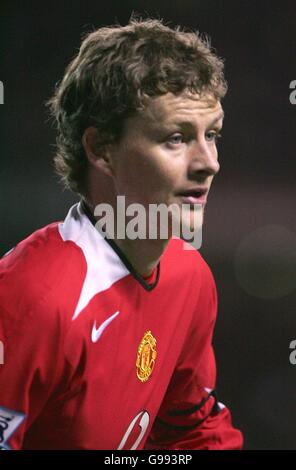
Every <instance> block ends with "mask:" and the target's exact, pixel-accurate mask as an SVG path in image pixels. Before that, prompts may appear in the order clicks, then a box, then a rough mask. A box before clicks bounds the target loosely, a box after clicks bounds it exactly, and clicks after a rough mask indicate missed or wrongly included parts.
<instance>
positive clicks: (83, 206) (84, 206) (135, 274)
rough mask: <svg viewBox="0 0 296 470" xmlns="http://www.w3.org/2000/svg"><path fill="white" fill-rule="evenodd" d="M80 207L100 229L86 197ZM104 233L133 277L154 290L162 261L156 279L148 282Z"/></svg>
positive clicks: (148, 289) (150, 289)
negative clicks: (150, 282)
mask: <svg viewBox="0 0 296 470" xmlns="http://www.w3.org/2000/svg"><path fill="white" fill-rule="evenodd" d="M80 207H81V209H82V211H83V212H84V213H85V215H86V216H87V217H88V218H89V220H90V221H91V223H92V224H93V225H94V226H95V228H96V230H99V228H98V226H97V225H96V223H97V220H96V219H95V217H94V216H93V213H92V211H91V209H90V207H89V206H88V204H87V203H86V201H85V200H84V199H82V201H81V203H80ZM101 235H103V237H104V239H105V240H106V242H107V243H109V245H110V246H111V248H112V249H113V250H114V251H115V253H116V254H117V255H118V256H119V258H120V259H121V261H122V262H123V264H124V265H125V266H126V267H127V269H128V270H129V271H130V273H131V274H132V275H133V277H134V278H135V279H136V280H137V281H138V282H139V283H140V284H141V286H142V287H144V289H145V290H146V291H148V292H150V291H152V289H154V287H156V286H157V284H158V280H159V275H160V261H159V262H158V264H157V268H156V269H157V273H156V277H155V281H154V282H153V283H152V284H148V283H147V282H146V281H145V279H144V278H143V277H142V276H141V275H140V274H139V273H138V271H136V270H135V268H134V267H133V266H132V264H131V263H130V262H129V260H128V259H127V257H126V256H125V254H124V253H123V252H122V251H121V249H120V248H119V247H118V246H117V245H116V243H115V242H114V240H112V239H110V238H108V237H106V235H105V234H102V233H101Z"/></svg>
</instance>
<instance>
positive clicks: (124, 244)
mask: <svg viewBox="0 0 296 470" xmlns="http://www.w3.org/2000/svg"><path fill="white" fill-rule="evenodd" d="M114 241H115V243H116V245H117V246H118V247H119V248H120V249H121V251H122V252H123V253H124V254H125V256H126V257H127V259H128V260H129V262H130V263H131V265H132V266H133V267H134V269H135V270H136V271H137V272H138V273H139V274H140V275H141V276H143V277H145V276H149V275H150V274H151V273H152V272H153V270H154V269H155V267H156V266H157V264H158V262H159V260H160V257H161V255H162V253H163V252H164V251H165V249H166V247H167V244H168V240H139V239H136V240H128V239H125V240H121V239H116V238H115V239H114Z"/></svg>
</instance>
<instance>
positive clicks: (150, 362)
mask: <svg viewBox="0 0 296 470" xmlns="http://www.w3.org/2000/svg"><path fill="white" fill-rule="evenodd" d="M156 355H157V354H156V339H155V338H154V336H153V335H152V333H151V331H146V333H145V334H144V336H143V339H142V341H141V342H140V344H139V347H138V353H137V363H136V366H137V377H138V379H139V380H141V382H146V380H148V379H149V377H150V375H151V374H152V371H153V369H154V364H155V359H156Z"/></svg>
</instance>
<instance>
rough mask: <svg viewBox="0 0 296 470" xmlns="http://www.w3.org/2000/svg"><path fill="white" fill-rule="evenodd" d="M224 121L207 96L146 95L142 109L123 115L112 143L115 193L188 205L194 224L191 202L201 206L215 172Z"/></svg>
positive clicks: (131, 200)
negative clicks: (119, 133) (118, 135)
mask: <svg viewBox="0 0 296 470" xmlns="http://www.w3.org/2000/svg"><path fill="white" fill-rule="evenodd" d="M222 121H223V111H222V107H221V104H220V102H219V101H217V100H215V99H214V98H213V97H210V96H207V97H202V98H201V97H200V96H199V95H196V94H189V93H185V92H183V93H182V94H180V95H174V94H172V93H167V94H166V95H162V96H160V97H156V98H152V99H150V100H149V102H148V105H147V106H146V108H145V109H144V111H142V112H141V113H138V114H136V115H135V116H133V117H130V118H129V119H127V120H126V122H125V126H124V129H123V134H122V138H121V139H120V142H119V143H117V144H115V145H114V146H113V147H112V150H111V156H112V162H113V169H114V184H115V191H116V194H117V195H124V196H125V197H126V205H128V204H131V203H138V204H142V205H143V206H144V207H145V208H148V205H149V204H152V203H154V204H161V203H163V204H166V205H170V204H178V205H179V206H181V205H182V204H188V205H190V211H189V224H190V225H192V224H193V212H194V206H195V204H199V206H198V207H199V208H200V207H201V206H200V205H202V211H203V210H204V207H205V204H206V200H207V195H208V192H209V189H210V186H211V183H212V180H213V177H214V176H215V174H216V173H217V172H218V171H219V163H218V154H217V147H216V143H217V138H218V136H219V131H220V130H221V127H222ZM187 207H188V206H187ZM187 223H188V211H187Z"/></svg>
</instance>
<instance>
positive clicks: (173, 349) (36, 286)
mask: <svg viewBox="0 0 296 470" xmlns="http://www.w3.org/2000/svg"><path fill="white" fill-rule="evenodd" d="M87 230H95V229H94V228H93V227H88V228H87ZM104 243H106V245H107V242H106V241H104ZM95 263H97V265H98V273H99V274H98V276H100V275H101V276H104V272H103V271H102V272H100V259H97V260H95ZM119 263H121V261H120V260H119ZM87 271H88V264H87V260H86V257H85V256H84V251H83V249H82V248H81V247H80V246H78V244H77V243H75V242H74V241H64V240H63V239H62V238H61V236H60V233H59V231H58V226H57V224H52V225H50V226H48V227H46V228H44V229H42V230H40V231H38V232H36V233H34V234H33V235H32V236H30V237H29V238H28V239H26V240H25V241H23V242H22V243H20V244H19V245H18V246H17V247H16V248H15V249H14V250H13V251H12V252H11V253H10V254H9V255H8V256H6V257H4V258H3V259H2V260H1V261H0V340H1V341H2V342H3V344H4V352H5V356H4V360H5V362H4V365H0V446H1V445H2V446H6V447H8V446H10V447H11V448H12V449H117V448H118V446H119V445H120V444H121V448H124V449H126V448H132V447H133V445H136V448H137V449H142V448H143V447H144V445H145V443H146V448H165V449H206V448H210V449H211V448H219V449H220V448H223V449H233V448H239V447H241V445H242V438H241V434H240V432H239V431H237V430H235V429H234V428H233V427H232V424H231V420H230V416H229V412H228V410H227V409H226V408H224V409H223V410H221V411H218V412H216V413H214V411H213V412H212V408H213V406H214V404H215V400H214V398H213V397H212V396H211V397H210V398H209V399H208V400H207V401H206V402H205V405H204V406H203V407H201V409H200V410H198V411H197V412H195V413H192V414H189V415H188V414H185V415H177V416H176V415H174V414H173V415H172V414H171V412H172V411H173V413H176V410H182V409H183V410H186V409H188V408H191V407H192V406H195V405H197V404H199V403H200V402H201V400H203V399H204V398H206V397H207V395H208V392H206V390H205V387H206V388H209V389H213V388H214V386H215V375H216V371H215V360H214V356H213V351H212V346H211V342H212V333H213V328H214V323H215V316H216V290H215V284H214V281H213V278H212V275H211V273H210V271H209V268H208V267H207V265H206V263H205V262H204V261H203V259H202V258H201V256H200V255H199V254H198V253H197V252H196V251H192V250H184V249H183V242H182V241H181V240H177V239H174V240H171V242H170V243H169V246H168V248H167V250H166V252H165V253H164V254H163V256H162V258H161V270H160V278H159V282H158V284H157V286H156V287H155V288H154V289H153V290H152V291H150V292H148V291H146V290H145V289H144V288H143V286H142V285H141V284H140V283H139V282H138V281H137V280H136V279H135V278H134V277H133V276H132V275H131V274H129V273H127V275H125V276H124V277H122V278H121V279H119V280H117V281H116V282H114V283H113V284H112V285H111V286H110V287H109V288H108V289H105V290H103V291H101V292H99V293H97V294H96V295H94V296H93V297H92V298H91V299H90V301H89V302H88V304H87V305H86V306H85V308H84V309H83V310H82V312H81V313H80V315H79V316H78V318H77V319H75V320H72V317H73V313H74V311H75V308H76V306H77V303H78V300H79V297H80V294H81V291H82V288H83V285H84V283H85V279H86V273H87ZM92 282H94V283H95V282H96V278H94V279H93V280H92ZM116 311H119V312H120V314H119V315H118V317H116V319H114V320H113V321H112V323H110V325H109V326H108V328H106V329H105V331H104V333H103V334H102V336H101V337H100V339H99V340H98V341H97V342H95V343H93V342H92V341H91V333H92V328H93V325H94V322H95V325H97V327H98V326H99V325H100V324H102V322H104V321H105V320H106V319H107V318H109V317H110V315H111V314H113V313H114V312H116ZM147 331H151V333H152V335H153V337H154V338H155V339H156V352H157V356H156V360H155V366H154V369H153V372H152V374H151V376H150V377H149V378H148V380H147V381H146V382H141V381H140V380H139V378H138V377H137V368H136V360H137V352H138V348H139V345H140V342H141V340H142V338H143V336H144V334H145V333H146V332H147ZM17 413H21V414H23V415H24V419H23V420H22V422H21V423H20V424H19V425H18V427H17V429H15V430H13V427H12V423H13V422H16V421H14V420H15V416H17ZM1 414H2V415H3V416H4V417H2V418H1ZM206 415H208V417H207V419H206V420H205V421H204V422H202V424H200V425H197V426H196V424H198V422H199V421H200V420H202V419H203V417H205V416H206ZM157 416H158V418H157ZM9 418H10V421H9ZM1 419H2V427H1ZM3 420H4V421H3ZM5 420H6V421H5ZM3 423H4V424H3ZM132 423H133V424H132ZM163 423H166V424H163ZM173 426H182V427H184V426H191V428H190V429H187V428H186V430H184V429H183V428H180V427H179V428H176V427H173ZM192 426H193V427H192ZM128 430H129V431H128ZM12 431H13V432H12ZM7 436H9V437H7ZM124 436H125V437H126V439H125V438H124Z"/></svg>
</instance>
